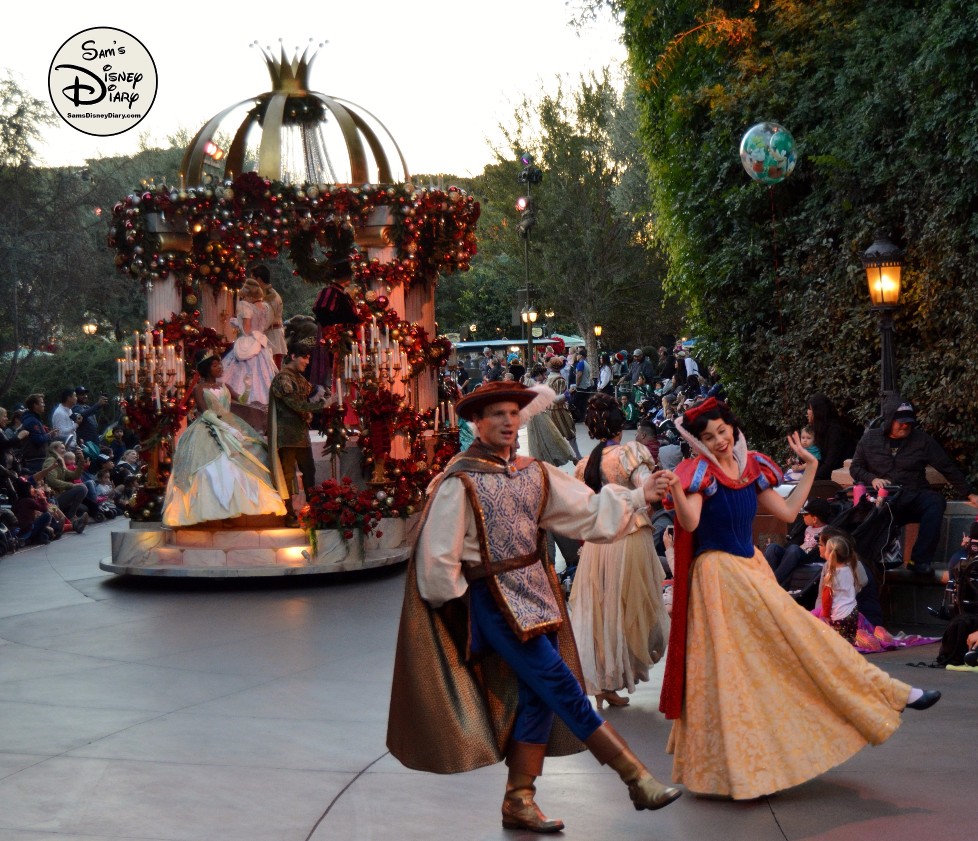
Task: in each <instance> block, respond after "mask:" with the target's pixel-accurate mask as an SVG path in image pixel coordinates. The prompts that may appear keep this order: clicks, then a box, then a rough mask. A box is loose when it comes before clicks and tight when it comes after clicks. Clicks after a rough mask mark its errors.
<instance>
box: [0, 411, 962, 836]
mask: <svg viewBox="0 0 978 841" xmlns="http://www.w3.org/2000/svg"><path fill="white" fill-rule="evenodd" d="M579 429H581V427H579ZM585 439H586V435H582V436H581V444H582V449H583V450H587V448H588V447H589V445H590V442H587V441H586V440H585ZM125 527H126V521H124V520H116V521H114V522H111V523H105V524H100V525H92V526H89V528H88V529H87V530H86V531H85V533H84V534H82V535H72V534H69V535H66V536H65V537H64V538H63V539H61V540H60V541H57V542H55V543H52V544H50V545H49V546H46V547H37V548H32V549H28V550H23V551H21V552H18V553H17V554H15V555H9V556H7V557H4V558H2V559H0V841H93V840H95V841H137V839H138V841H326V839H330V841H333V840H334V839H335V840H336V841H372V840H373V839H384V841H391V839H403V841H414V839H417V841H442V839H444V841H449V839H451V841H455V839H509V841H514V839H518V838H530V837H536V836H533V835H531V834H528V833H520V832H511V831H506V830H503V829H502V828H501V826H500V820H499V805H500V801H501V795H502V790H503V783H504V780H505V768H504V766H502V765H497V766H494V767H491V768H485V769H482V770H479V771H474V772H471V773H467V774H460V775H454V776H438V775H432V774H424V773H420V772H415V771H409V770H407V769H405V768H403V767H401V766H400V765H399V763H397V762H396V761H395V760H394V759H393V758H392V757H391V756H390V754H389V753H388V752H387V749H386V747H385V744H384V742H385V735H386V725H387V707H388V695H389V689H390V678H391V669H392V662H393V655H394V643H395V636H396V630H397V623H398V616H399V612H400V604H401V598H402V593H403V586H404V569H403V566H398V567H393V568H387V569H382V570H379V571H371V572H367V573H363V574H359V575H357V574H347V575H342V576H315V577H309V578H308V579H304V580H297V579H295V578H290V579H281V580H273V581H269V580H267V579H262V580H258V581H255V580H246V581H237V582H228V581H217V582H214V581H186V580H181V581H176V580H165V579H163V580H158V579H138V578H121V577H116V576H113V575H110V574H108V573H103V572H101V571H100V570H99V567H98V562H99V560H101V559H102V558H104V557H106V556H107V555H108V553H109V532H110V531H112V530H115V529H122V528H125ZM890 630H892V631H896V630H899V629H897V628H891V629H890ZM936 653H937V646H936V644H935V645H932V646H926V647H921V648H915V649H910V650H908V651H902V652H901V651H897V652H890V653H885V654H877V655H872V661H873V662H874V663H875V664H876V665H878V666H880V667H881V668H883V669H885V670H886V671H887V672H889V673H890V674H892V675H893V676H895V677H897V678H899V679H901V680H904V681H906V682H908V683H912V684H916V685H921V686H924V687H927V688H934V689H940V690H941V691H942V692H943V693H944V697H943V698H942V700H941V701H940V702H939V703H938V704H937V705H936V706H935V707H933V708H932V709H930V710H928V711H925V712H914V711H908V712H907V713H906V715H905V716H904V723H903V725H902V726H901V727H900V729H899V730H898V731H897V732H896V734H895V735H894V736H893V737H892V738H891V739H890V740H889V741H888V742H886V743H885V744H884V745H882V746H880V747H877V748H867V749H866V750H863V751H862V752H861V753H859V754H858V755H857V756H855V757H854V758H853V759H851V760H849V761H848V762H846V763H845V764H843V765H841V766H839V767H838V768H835V769H833V770H831V771H829V772H828V773H826V774H823V775H822V776H821V777H819V778H817V779H816V780H813V781H811V782H809V783H806V784H804V785H802V786H799V787H797V788H795V789H791V790H789V791H785V792H781V793H779V794H777V795H774V796H771V797H766V798H762V799H759V800H756V801H751V802H738V803H735V802H724V801H717V800H707V799H702V798H697V797H694V796H691V795H688V794H687V795H686V796H684V797H682V798H681V799H680V800H679V801H678V802H677V803H675V804H673V805H671V806H669V807H668V808H666V809H664V810H662V811H660V812H655V813H651V812H636V811H634V809H633V808H632V807H631V804H630V802H629V800H628V796H627V792H626V790H625V788H624V786H623V785H622V784H621V783H620V782H619V781H618V779H617V778H616V776H615V775H614V773H613V772H611V771H609V770H608V769H607V768H602V767H601V766H599V765H598V764H597V763H596V762H595V761H594V760H593V759H592V758H591V757H590V755H589V754H579V755H576V756H573V757H564V758H560V759H552V760H548V762H547V767H546V769H545V773H544V776H543V778H542V779H541V780H540V781H539V786H538V796H537V799H538V802H539V803H540V805H541V806H542V808H543V809H544V811H545V812H547V813H548V814H549V815H551V816H555V817H560V818H562V819H563V820H564V821H565V822H566V824H567V829H566V830H565V832H564V833H563V837H564V838H567V839H582V840H583V839H588V841H594V840H595V839H597V840H598V841H601V840H602V839H624V838H628V839H649V840H650V841H651V839H655V841H671V839H683V841H740V839H744V841H781V839H792V841H794V839H798V841H801V840H802V839H804V841H812V840H813V839H825V841H841V840H842V839H859V841H877V839H879V841H884V839H885V841H921V839H926V838H931V837H941V838H942V839H970V838H973V837H974V836H975V818H974V816H973V813H972V806H973V802H974V798H973V792H974V775H975V767H976V766H975V759H974V756H975V754H974V748H973V743H974V722H975V707H976V699H978V673H960V672H947V671H944V670H936V669H934V670H931V669H920V668H911V667H910V666H908V665H907V664H908V663H911V662H918V661H929V660H933V658H934V656H935V655H936ZM661 679H662V669H661V667H656V668H655V669H653V679H652V681H651V682H650V683H648V684H644V685H642V687H641V688H640V689H639V691H637V692H636V693H635V694H634V695H633V696H632V703H631V705H630V706H629V707H627V708H622V709H612V710H610V711H606V715H607V717H608V718H609V719H610V720H611V721H612V722H613V723H614V725H615V727H617V728H618V729H619V730H620V731H621V733H622V734H623V735H624V736H625V737H626V738H627V739H628V740H629V742H630V743H631V745H632V748H633V749H634V750H635V752H636V753H637V754H638V755H639V756H640V757H642V758H643V759H644V760H645V761H646V762H647V764H648V765H649V767H650V768H651V770H652V771H653V773H655V774H656V775H657V776H659V777H660V778H663V779H668V777H669V772H670V768H671V758H670V757H669V756H668V755H666V753H665V744H666V739H667V736H668V732H669V724H668V723H667V722H666V721H665V719H664V718H663V717H662V715H661V714H660V713H658V712H657V707H658V697H659V690H660V681H661ZM771 679H772V680H777V675H772V676H771ZM778 713H779V714H781V715H784V716H786V717H789V718H790V717H791V716H794V715H799V714H803V713H801V712H800V711H797V710H790V709H786V710H781V711H778Z"/></svg>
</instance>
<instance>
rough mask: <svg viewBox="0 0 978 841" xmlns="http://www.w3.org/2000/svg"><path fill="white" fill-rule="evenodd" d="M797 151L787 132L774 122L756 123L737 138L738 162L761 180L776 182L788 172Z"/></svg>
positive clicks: (793, 164) (764, 182)
mask: <svg viewBox="0 0 978 841" xmlns="http://www.w3.org/2000/svg"><path fill="white" fill-rule="evenodd" d="M796 161H797V155H796V153H795V140H794V138H793V137H792V136H791V132H789V131H788V129H786V128H785V127H784V126H779V125H778V124H777V123H758V124H757V125H756V126H751V128H749V129H748V130H747V133H746V134H745V135H744V137H743V139H742V140H741V141H740V162H741V163H742V164H743V165H744V169H746V170H747V174H748V175H749V176H750V177H751V178H753V179H754V180H755V181H760V182H761V183H762V184H780V183H781V182H782V181H784V179H785V178H787V177H788V176H789V175H791V173H792V171H793V170H794V168H795V162H796Z"/></svg>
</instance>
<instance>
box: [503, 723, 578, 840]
mask: <svg viewBox="0 0 978 841" xmlns="http://www.w3.org/2000/svg"><path fill="white" fill-rule="evenodd" d="M546 752H547V746H546V745H533V744H530V743H528V742H510V745H509V750H508V751H507V754H506V765H507V766H509V777H508V778H507V780H506V795H505V797H503V828H504V829H528V830H530V832H561V831H562V830H563V828H564V822H563V821H560V820H550V819H549V818H547V816H546V815H544V814H543V812H541V811H540V807H539V806H537V804H536V803H535V802H534V800H533V795H534V794H536V786H534V784H533V783H534V781H535V780H536V778H537V777H539V776H540V774H541V772H542V771H543V757H544V754H545V753H546Z"/></svg>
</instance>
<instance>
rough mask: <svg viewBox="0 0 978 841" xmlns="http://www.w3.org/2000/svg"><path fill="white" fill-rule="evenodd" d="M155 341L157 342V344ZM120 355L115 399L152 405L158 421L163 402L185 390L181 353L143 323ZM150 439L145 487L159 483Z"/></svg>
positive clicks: (174, 400) (169, 403) (156, 443)
mask: <svg viewBox="0 0 978 841" xmlns="http://www.w3.org/2000/svg"><path fill="white" fill-rule="evenodd" d="M157 342H158V343H157ZM122 350H123V356H122V357H120V358H119V359H117V360H116V366H117V381H116V385H117V387H118V389H119V401H120V402H121V403H123V404H124V405H126V406H127V407H128V406H129V405H140V404H142V405H143V406H146V408H147V409H149V407H150V406H153V407H155V409H156V414H157V421H158V423H159V421H160V419H161V416H162V415H163V406H164V403H165V404H166V405H167V406H172V405H174V404H176V403H177V402H179V401H180V400H181V399H182V398H183V396H184V390H185V389H186V370H185V368H184V360H183V356H182V355H180V354H178V352H177V348H176V346H174V345H167V344H163V337H162V335H161V334H160V333H159V332H155V333H154V332H153V330H152V329H150V325H149V322H146V329H145V331H144V332H143V333H140V332H139V331H138V330H136V331H135V332H134V334H133V344H132V346H130V345H124V346H123V348H122ZM161 437H162V436H159V435H153V436H150V438H151V439H152V440H153V441H154V443H153V445H152V446H151V447H149V448H147V450H146V456H147V461H148V463H149V470H148V473H147V477H146V484H147V486H148V487H157V486H158V485H159V439H160V438H161Z"/></svg>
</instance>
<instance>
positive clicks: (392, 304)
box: [101, 48, 479, 577]
mask: <svg viewBox="0 0 978 841" xmlns="http://www.w3.org/2000/svg"><path fill="white" fill-rule="evenodd" d="M262 53H263V56H264V59H265V63H266V65H267V67H268V70H269V73H270V75H271V79H272V90H271V91H269V92H267V93H263V94H261V95H259V96H256V97H253V98H250V99H247V100H244V101H242V102H239V103H237V104H236V105H233V106H231V107H229V108H226V109H224V110H223V111H221V112H220V113H218V114H217V115H216V116H215V117H214V118H213V119H211V120H210V121H208V122H207V123H206V124H205V125H204V126H203V127H202V128H201V129H200V131H199V132H198V133H197V135H196V136H195V137H194V139H193V141H192V142H191V144H190V145H189V147H188V148H187V150H186V152H185V154H184V158H183V165H182V171H181V173H180V176H179V183H178V184H172V185H167V184H149V185H146V186H144V187H143V188H142V189H140V190H137V191H134V192H133V193H132V194H131V195H129V196H127V197H126V198H125V199H123V200H121V201H119V202H118V203H117V204H116V206H115V207H114V209H113V217H112V222H111V226H112V227H111V233H110V236H109V246H110V247H111V248H113V249H114V250H115V253H116V257H115V262H116V266H117V267H118V269H119V271H121V272H123V273H124V274H125V275H126V276H128V277H129V278H131V280H132V282H133V284H134V287H136V288H139V289H141V290H142V291H143V293H144V294H145V296H146V300H147V322H146V325H145V329H143V330H140V331H137V332H135V333H134V334H133V340H132V342H131V344H127V346H126V347H125V348H124V355H123V356H122V357H121V358H120V359H119V360H118V363H117V364H118V384H119V396H120V401H121V403H122V405H123V406H124V409H125V414H126V417H127V419H128V423H129V425H130V427H131V428H132V429H133V431H135V432H136V434H137V435H138V436H139V438H140V440H141V447H140V453H141V457H142V458H143V460H144V462H145V481H144V483H143V485H142V486H141V487H140V488H139V490H138V491H137V493H136V495H135V497H134V498H133V499H132V500H131V502H130V506H129V515H130V529H129V530H128V531H121V532H114V533H113V535H112V541H113V542H112V556H111V558H109V559H106V560H105V561H103V562H102V564H101V566H102V568H103V569H105V570H107V571H110V572H115V573H120V574H135V575H174V576H204V577H222V576H224V577H234V576H275V575H295V574H308V573H322V572H335V571H348V570H351V569H363V568H368V567H372V566H381V565H386V564H391V563H397V562H399V561H402V560H404V559H405V558H406V556H407V552H408V548H407V547H408V544H409V542H410V539H411V536H412V528H413V526H414V525H415V524H416V522H417V517H418V514H419V512H420V510H421V507H422V505H423V502H424V489H425V488H426V487H427V484H428V482H429V481H430V479H431V478H432V477H433V476H434V475H435V474H436V473H437V472H438V471H439V470H440V469H441V467H442V466H443V465H444V463H445V462H446V461H447V460H448V459H449V458H450V457H451V456H452V455H453V454H454V453H455V452H456V451H457V448H458V430H457V428H456V427H455V425H454V422H453V418H454V415H453V414H452V413H451V412H450V411H447V410H446V408H442V409H441V410H440V411H439V408H438V407H437V405H436V404H437V402H438V377H439V373H440V372H441V369H442V368H443V366H445V365H446V363H447V362H448V359H449V356H450V354H451V344H450V342H448V340H447V339H445V338H443V337H438V336H436V335H435V322H434V294H435V288H436V285H437V282H438V278H439V276H441V275H445V274H450V273H453V272H457V271H466V270H467V269H468V267H469V261H470V259H471V257H472V256H473V255H474V254H475V251H476V236H475V224H476V220H477V219H478V216H479V205H478V203H477V202H475V201H474V200H473V198H472V197H471V196H469V195H466V194H465V193H464V192H463V191H461V190H459V189H457V188H455V187H449V188H448V189H447V190H434V189H432V190H419V189H415V188H414V187H413V186H412V184H411V183H410V173H409V172H408V169H407V165H406V163H405V161H404V157H403V155H402V154H401V151H400V149H399V148H398V146H397V143H396V142H395V141H394V139H393V137H391V135H390V133H389V132H388V131H387V130H386V128H385V127H384V126H383V124H382V123H380V121H379V120H377V119H376V118H375V117H374V116H373V115H372V114H371V113H370V112H368V111H366V110H365V109H363V108H361V107H360V106H357V105H355V104H353V103H351V102H348V101H345V100H342V99H339V98H337V97H333V96H327V95H325V94H322V93H318V92H315V91H311V90H309V87H308V75H309V69H310V65H311V64H312V60H313V58H314V57H315V53H312V54H310V49H308V48H307V49H306V51H305V52H304V53H302V54H301V55H299V54H296V55H295V56H294V57H292V58H291V59H290V58H288V57H287V56H286V54H285V51H284V49H283V50H281V53H280V55H279V56H278V57H276V56H275V55H273V54H272V52H271V51H270V50H268V49H265V50H262ZM241 113H243V114H244V116H243V118H242V117H241V116H240V114H241ZM219 137H228V138H230V142H229V144H228V148H227V150H226V152H224V151H223V150H221V149H219V148H218V146H217V144H216V142H215V139H216V138H219ZM280 255H282V256H284V257H286V258H287V260H288V261H289V263H290V264H291V266H292V268H293V271H294V273H295V274H296V275H297V276H298V277H300V278H302V279H303V280H304V281H306V282H308V283H310V284H314V285H315V286H316V287H322V288H324V289H332V290H338V291H339V292H340V293H341V294H342V296H343V297H344V298H345V299H346V300H347V301H348V302H349V305H348V306H347V313H346V315H345V316H344V317H343V318H342V319H337V323H330V321H331V320H330V319H328V318H327V319H319V322H320V323H319V326H317V327H316V328H315V330H316V332H315V338H316V344H315V348H316V350H315V359H314V366H315V367H318V368H319V369H320V376H321V377H322V378H323V381H324V382H325V384H326V385H328V386H329V388H330V389H331V390H332V391H333V393H334V394H335V395H336V396H338V397H339V398H340V400H341V402H340V404H339V405H337V406H332V407H331V408H329V409H327V410H325V411H324V412H323V414H322V417H320V418H318V419H317V422H316V423H315V424H314V425H315V426H316V427H318V430H319V431H317V432H313V433H311V435H312V446H313V451H314V453H315V454H316V455H317V459H318V460H317V482H321V484H319V485H317V488H316V489H315V491H314V492H312V493H310V494H309V498H308V499H307V500H305V501H304V505H303V507H302V509H301V510H300V509H297V511H298V512H299V519H300V525H301V526H302V528H284V527H282V524H281V520H280V519H278V518H274V517H273V518H251V519H248V518H240V517H239V518H235V519H233V520H224V521H214V522H211V523H204V524H201V525H198V526H193V527H187V528H180V529H169V528H165V527H163V525H162V523H161V522H160V519H161V518H160V513H161V506H162V500H163V494H164V490H165V487H166V480H167V476H168V473H169V468H170V466H171V458H172V454H173V450H174V445H175V441H176V439H177V437H178V436H179V434H180V432H181V430H182V429H183V428H184V426H185V424H186V421H187V419H188V415H190V414H191V413H192V412H193V411H194V406H193V394H192V390H191V389H190V387H189V384H190V381H191V377H192V374H193V363H194V360H195V359H196V358H197V357H198V355H199V354H201V353H202V352H204V351H211V352H217V353H220V352H222V351H223V350H224V349H226V348H227V347H228V345H229V344H230V341H231V340H232V339H233V337H234V334H233V331H232V329H231V326H230V324H229V322H230V317H231V316H232V315H233V313H234V296H235V292H236V290H237V289H239V288H240V286H241V284H242V283H243V281H244V280H245V277H246V273H247V270H248V268H249V267H250V266H252V265H253V264H255V263H256V262H261V261H264V260H272V259H275V258H277V257H279V256H280ZM246 411H248V410H246ZM250 411H251V414H250V416H248V418H247V419H248V420H249V422H251V423H252V424H253V425H254V426H255V427H256V428H260V429H263V419H262V418H261V417H260V416H259V417H256V415H255V412H256V411H257V412H258V413H259V414H260V411H261V410H260V407H251V409H250Z"/></svg>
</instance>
